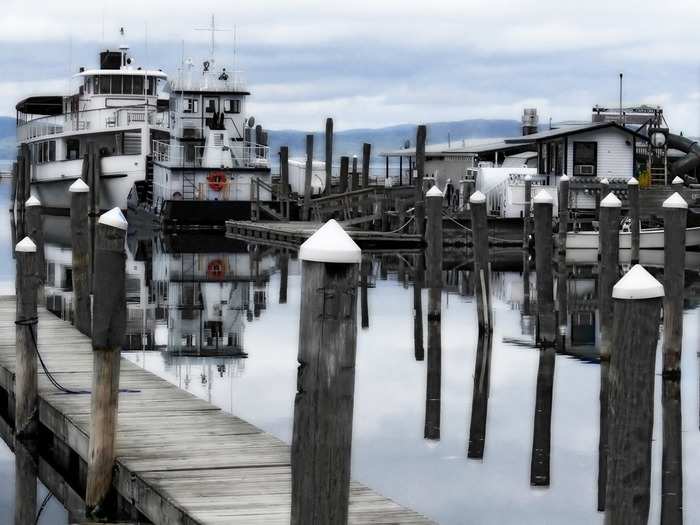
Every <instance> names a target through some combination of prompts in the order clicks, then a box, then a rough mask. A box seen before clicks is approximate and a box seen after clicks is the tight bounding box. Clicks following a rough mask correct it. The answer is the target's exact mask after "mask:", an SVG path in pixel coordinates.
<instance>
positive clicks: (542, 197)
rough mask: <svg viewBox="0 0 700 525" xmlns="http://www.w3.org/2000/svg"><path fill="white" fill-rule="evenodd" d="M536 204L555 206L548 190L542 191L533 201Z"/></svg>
mask: <svg viewBox="0 0 700 525" xmlns="http://www.w3.org/2000/svg"><path fill="white" fill-rule="evenodd" d="M532 202H534V203H535V204H554V198H553V197H552V196H551V195H550V194H549V192H548V191H547V190H540V191H538V192H537V195H535V198H534V199H532Z"/></svg>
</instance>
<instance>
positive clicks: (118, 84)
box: [110, 75, 123, 95]
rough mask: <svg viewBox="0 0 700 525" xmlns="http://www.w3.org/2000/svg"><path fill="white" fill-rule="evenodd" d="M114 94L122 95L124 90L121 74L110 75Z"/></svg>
mask: <svg viewBox="0 0 700 525" xmlns="http://www.w3.org/2000/svg"><path fill="white" fill-rule="evenodd" d="M110 79H111V86H112V94H113V95H120V94H121V93H123V91H122V77H121V76H120V75H110Z"/></svg>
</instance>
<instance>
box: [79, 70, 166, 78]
mask: <svg viewBox="0 0 700 525" xmlns="http://www.w3.org/2000/svg"><path fill="white" fill-rule="evenodd" d="M95 75H132V76H139V77H143V76H147V77H157V78H168V75H166V74H165V73H164V72H163V71H160V70H154V69H87V70H85V71H81V72H80V73H77V74H75V75H73V76H74V77H89V76H95Z"/></svg>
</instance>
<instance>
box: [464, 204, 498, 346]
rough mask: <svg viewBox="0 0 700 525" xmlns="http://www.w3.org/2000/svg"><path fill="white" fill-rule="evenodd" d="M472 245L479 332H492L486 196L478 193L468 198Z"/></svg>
mask: <svg viewBox="0 0 700 525" xmlns="http://www.w3.org/2000/svg"><path fill="white" fill-rule="evenodd" d="M469 205H470V206H471V220H472V221H471V222H472V224H471V226H472V236H473V239H474V241H473V245H474V279H475V284H476V286H475V287H474V300H475V301H476V311H477V317H478V323H479V332H483V331H486V332H492V331H493V323H492V319H493V317H492V315H491V283H490V280H491V267H490V263H489V227H488V222H487V219H486V196H485V195H484V194H483V193H481V192H480V191H476V192H474V193H473V194H472V195H471V196H470V197H469Z"/></svg>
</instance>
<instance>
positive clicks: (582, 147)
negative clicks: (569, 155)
mask: <svg viewBox="0 0 700 525" xmlns="http://www.w3.org/2000/svg"><path fill="white" fill-rule="evenodd" d="M597 164H598V143H597V142H574V175H579V176H583V177H595V176H596V171H597V167H596V165H597Z"/></svg>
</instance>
